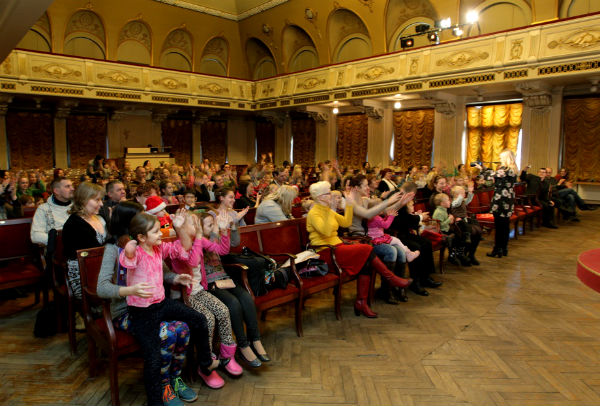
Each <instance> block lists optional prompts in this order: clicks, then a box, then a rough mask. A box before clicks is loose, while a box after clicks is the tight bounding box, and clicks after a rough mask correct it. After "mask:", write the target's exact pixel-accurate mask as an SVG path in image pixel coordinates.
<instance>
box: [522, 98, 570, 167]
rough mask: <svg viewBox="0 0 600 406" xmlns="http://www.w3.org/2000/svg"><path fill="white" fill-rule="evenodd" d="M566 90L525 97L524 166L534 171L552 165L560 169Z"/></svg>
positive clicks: (523, 129)
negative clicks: (563, 97) (562, 121)
mask: <svg viewBox="0 0 600 406" xmlns="http://www.w3.org/2000/svg"><path fill="white" fill-rule="evenodd" d="M561 93H562V92H561V91H559V92H557V93H556V94H551V93H549V92H541V93H537V94H530V95H526V96H524V97H523V104H524V106H523V122H522V124H521V128H522V131H523V133H522V142H523V143H522V147H521V157H522V158H521V167H522V168H523V167H525V166H526V165H528V164H529V165H531V166H532V168H533V171H534V172H535V171H537V169H538V168H540V167H547V166H550V167H552V168H554V170H555V171H556V168H557V165H558V155H559V150H560V114H561V110H562V100H561V99H562V94H561Z"/></svg>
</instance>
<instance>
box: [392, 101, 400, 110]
mask: <svg viewBox="0 0 600 406" xmlns="http://www.w3.org/2000/svg"><path fill="white" fill-rule="evenodd" d="M400 107H402V103H400V102H399V101H397V102H395V103H394V110H400Z"/></svg>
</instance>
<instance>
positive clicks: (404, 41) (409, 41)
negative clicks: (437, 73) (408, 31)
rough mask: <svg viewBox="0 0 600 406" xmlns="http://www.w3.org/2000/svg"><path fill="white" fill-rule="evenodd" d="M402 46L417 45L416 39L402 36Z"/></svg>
mask: <svg viewBox="0 0 600 406" xmlns="http://www.w3.org/2000/svg"><path fill="white" fill-rule="evenodd" d="M400 46H401V47H402V48H412V47H413V46H415V40H414V39H412V38H402V39H401V40H400Z"/></svg>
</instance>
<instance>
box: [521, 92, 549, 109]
mask: <svg viewBox="0 0 600 406" xmlns="http://www.w3.org/2000/svg"><path fill="white" fill-rule="evenodd" d="M523 103H525V105H526V106H527V107H531V108H532V109H535V110H541V111H549V110H550V109H551V108H552V95H551V94H550V93H546V92H542V93H538V94H534V95H530V96H524V97H523Z"/></svg>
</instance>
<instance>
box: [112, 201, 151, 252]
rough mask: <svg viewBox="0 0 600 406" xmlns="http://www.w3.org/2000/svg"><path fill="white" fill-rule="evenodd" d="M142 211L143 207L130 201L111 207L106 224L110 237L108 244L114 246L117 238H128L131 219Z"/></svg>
mask: <svg viewBox="0 0 600 406" xmlns="http://www.w3.org/2000/svg"><path fill="white" fill-rule="evenodd" d="M142 211H144V206H142V205H141V204H139V203H137V202H131V201H126V202H121V203H119V204H117V205H116V206H115V207H113V210H112V215H111V216H110V223H109V224H108V232H109V233H110V236H111V237H110V239H109V240H108V242H110V243H112V244H116V243H117V241H118V239H119V238H121V237H123V236H128V235H129V223H131V219H133V217H135V215H136V214H138V213H140V212H142Z"/></svg>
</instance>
